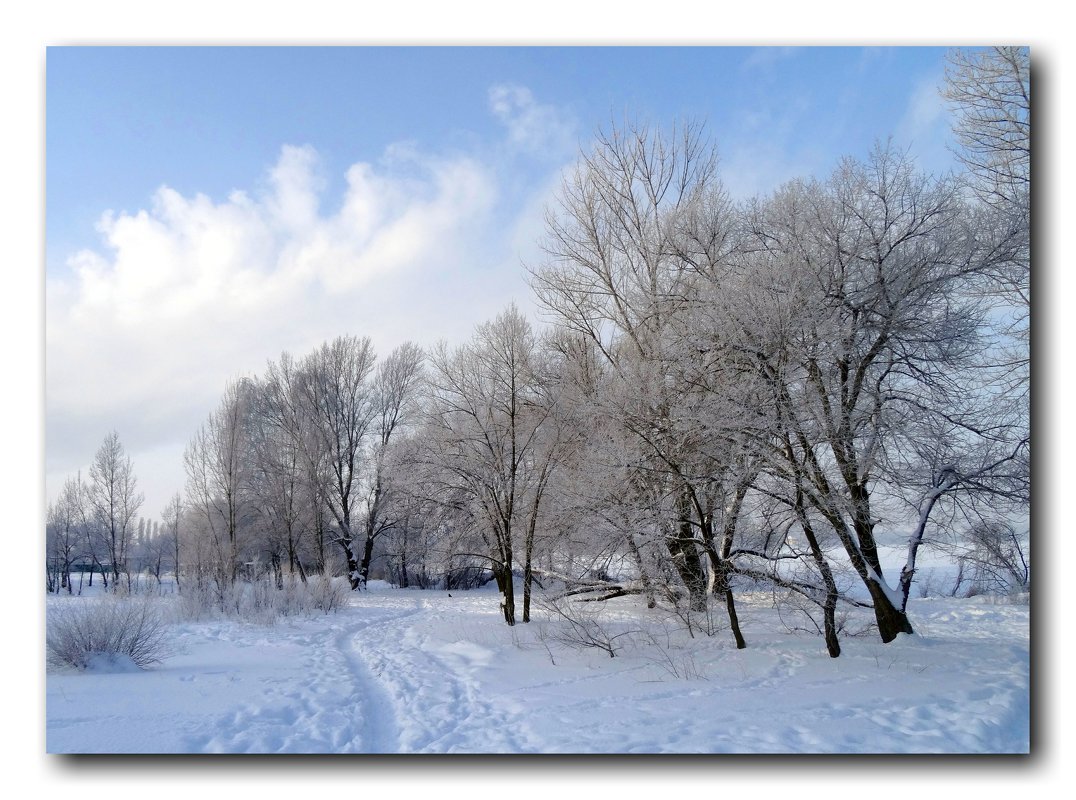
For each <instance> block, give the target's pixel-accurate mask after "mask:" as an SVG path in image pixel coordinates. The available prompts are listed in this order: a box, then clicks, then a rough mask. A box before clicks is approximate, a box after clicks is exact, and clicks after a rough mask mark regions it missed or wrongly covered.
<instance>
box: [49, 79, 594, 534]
mask: <svg viewBox="0 0 1076 800" xmlns="http://www.w3.org/2000/svg"><path fill="white" fill-rule="evenodd" d="M501 89H503V91H494V92H491V95H490V97H491V112H492V113H493V114H495V115H496V116H497V118H498V119H500V120H501V121H502V122H504V124H505V126H506V128H507V136H506V138H507V140H508V141H507V145H508V147H507V148H506V149H505V148H503V143H502V147H501V148H498V147H494V148H493V153H494V155H493V156H492V157H491V156H490V154H489V152H488V151H487V155H486V157H485V160H484V161H482V162H480V161H479V160H477V159H476V158H474V157H471V156H468V155H466V154H454V155H451V156H445V155H436V154H431V153H429V152H424V151H422V150H421V149H419V148H417V147H416V146H415V145H413V144H411V143H406V142H404V143H396V144H392V145H390V146H388V147H387V148H386V149H385V151H384V153H383V155H382V157H381V158H380V159H378V160H377V161H375V162H360V163H355V164H351V165H349V166H347V167H346V168H345V169H343V170H341V171H342V173H343V177H344V181H343V184H344V186H343V190H342V193H341V194H340V195H339V196H337V197H334V198H332V199H330V195H329V187H330V185H331V183H332V182H331V181H330V180H328V179H327V176H329V174H330V173H329V172H328V167H327V165H325V164H323V163H322V161H321V159H320V157H319V155H318V153H317V152H316V151H315V149H314V148H312V147H309V146H302V147H296V146H290V145H288V146H284V147H282V149H281V151H280V155H279V157H278V159H277V161H276V163H274V164H272V165H269V166H268V168H267V170H266V172H265V173H264V174H263V175H262V176H261V178H260V180H254V178H255V177H256V176H251V177H252V186H253V187H254V188H251V189H236V190H234V191H232V192H231V193H230V194H229V195H228V196H227V197H226V198H223V199H220V198H210V197H208V196H206V195H203V194H194V195H185V194H181V193H180V192H178V191H176V190H175V189H172V188H170V187H168V186H162V187H161V188H159V189H158V190H157V191H156V192H155V193H154V194H153V196H152V198H151V200H150V202H149V203H147V207H146V208H143V209H141V210H138V211H136V212H134V213H113V212H106V213H103V214H102V215H101V218H100V220H99V222H98V231H99V233H100V235H101V244H100V246H98V247H96V248H87V249H84V250H82V251H80V252H78V253H76V254H75V255H74V256H72V257H71V258H70V259H68V261H67V264H66V269H65V270H63V271H61V272H60V273H59V274H53V275H50V276H49V277H48V279H47V286H46V314H47V317H46V331H45V336H46V370H45V382H46V401H45V407H46V437H47V448H46V490H47V495H49V496H51V495H53V494H54V493H55V491H56V489H58V487H59V486H60V485H61V484H62V481H63V479H64V477H66V476H67V475H70V474H73V473H74V472H75V470H77V469H80V468H84V465H85V464H87V463H88V462H89V460H90V458H91V456H92V454H93V452H94V451H95V450H96V448H97V446H98V445H99V444H100V442H101V439H102V438H103V437H104V435H105V434H106V433H107V432H108V431H110V430H112V429H116V430H117V431H118V432H119V433H120V436H121V439H122V441H123V442H124V444H125V445H126V446H127V449H128V451H129V452H131V454H132V456H133V457H134V461H135V468H136V472H137V473H138V475H139V479H140V481H141V483H142V485H143V487H144V488H145V490H146V494H147V502H146V508H144V509H143V513H144V514H157V513H158V512H159V510H160V508H161V507H163V505H164V503H165V502H166V501H167V499H168V497H169V496H170V495H171V494H172V493H173V492H175V491H176V490H179V489H182V487H183V472H182V461H181V455H182V449H183V445H184V443H185V442H186V440H187V439H188V438H189V436H190V435H191V434H192V433H193V431H194V430H195V429H196V427H197V426H198V425H199V424H200V423H201V421H202V420H203V419H204V418H205V415H206V414H207V413H208V412H209V410H210V409H211V408H212V407H213V406H214V405H215V404H216V402H217V401H218V399H219V397H220V395H221V392H222V390H223V389H224V386H225V384H226V383H227V381H228V380H230V379H232V378H234V377H235V376H237V375H240V374H251V373H260V372H262V371H263V369H264V367H265V363H266V361H267V360H269V359H274V358H276V357H278V356H279V355H280V353H281V352H282V351H284V350H288V351H290V352H292V353H293V354H296V355H301V354H303V353H305V352H308V351H309V350H310V349H311V348H313V347H314V346H316V345H317V344H319V343H321V342H323V341H325V340H327V339H331V338H332V337H334V336H338V335H341V334H345V333H347V334H356V335H369V336H370V337H371V338H372V339H373V342H374V346H375V348H376V349H377V350H378V352H382V353H384V352H387V351H388V350H390V349H391V348H392V347H394V346H395V345H396V344H398V343H400V342H402V341H404V340H407V339H411V340H414V341H416V342H418V343H419V344H422V345H428V344H432V343H433V342H434V341H436V340H437V339H441V338H444V339H448V340H449V341H461V340H463V339H464V338H465V337H467V336H469V335H470V333H471V332H472V331H473V329H474V326H475V325H476V324H478V323H480V322H482V321H484V320H486V319H488V318H490V317H492V316H494V315H495V314H496V313H498V312H499V311H500V310H501V309H502V308H503V307H504V305H505V304H506V303H507V302H509V301H515V302H516V303H518V304H520V305H521V306H522V307H523V308H524V309H526V308H528V307H529V305H530V302H531V298H530V292H529V289H528V288H527V286H526V279H525V275H524V272H523V270H522V269H521V267H520V258H521V257H523V258H526V259H527V260H528V261H530V260H533V258H532V255H533V250H529V248H528V243H527V242H523V241H521V240H520V238H519V237H520V236H522V235H527V236H528V237H533V235H534V234H535V232H536V231H538V230H539V229H540V226H541V222H540V219H541V210H542V207H543V205H544V203H545V201H546V200H547V199H548V196H549V194H550V192H551V190H552V187H554V186H555V185H556V181H555V180H554V178H553V176H554V175H555V174H556V172H557V165H556V164H554V163H552V162H549V161H544V162H543V163H544V166H543V167H541V168H540V169H537V168H536V167H535V165H534V164H531V165H530V166H529V168H527V169H523V168H521V167H520V162H519V160H518V157H520V156H525V157H527V158H533V157H534V156H535V155H537V156H539V157H540V158H542V159H548V158H549V157H550V156H551V155H553V154H554V151H555V150H556V148H558V147H561V146H562V145H563V144H564V137H566V136H568V135H569V134H568V131H570V130H573V128H572V126H571V125H570V124H568V123H566V122H565V119H566V117H564V115H563V114H561V113H560V112H558V111H557V110H556V109H554V108H553V107H552V106H544V105H541V104H539V103H537V102H536V101H535V100H534V98H533V95H531V93H530V92H529V91H528V90H526V89H524V88H522V87H501ZM572 147H573V148H574V142H573V143H572ZM560 155H561V157H562V156H563V153H561V154H560ZM532 217H533V219H532ZM530 248H533V242H532V243H531V244H530Z"/></svg>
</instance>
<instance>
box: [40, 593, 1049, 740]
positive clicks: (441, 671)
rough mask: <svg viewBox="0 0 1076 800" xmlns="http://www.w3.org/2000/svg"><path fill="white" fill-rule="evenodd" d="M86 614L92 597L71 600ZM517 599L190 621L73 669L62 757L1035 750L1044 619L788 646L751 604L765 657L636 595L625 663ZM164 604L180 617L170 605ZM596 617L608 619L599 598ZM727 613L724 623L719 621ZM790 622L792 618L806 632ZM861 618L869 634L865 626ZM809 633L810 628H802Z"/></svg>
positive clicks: (379, 598) (1022, 613)
mask: <svg viewBox="0 0 1076 800" xmlns="http://www.w3.org/2000/svg"><path fill="white" fill-rule="evenodd" d="M66 601H67V602H79V601H80V599H79V598H73V599H67V600H66ZM497 601H498V595H497V594H496V593H493V592H489V591H475V592H460V591H454V592H453V593H452V594H451V595H449V594H448V593H446V592H438V591H414V590H400V589H395V588H392V587H390V586H388V585H386V584H384V583H379V582H376V581H371V583H370V586H369V589H368V590H367V591H363V592H358V593H355V594H354V595H353V596H352V598H351V602H350V605H349V606H348V607H347V608H344V609H341V610H340V611H339V612H337V613H335V614H329V615H320V614H319V615H317V616H313V617H308V618H285V619H282V620H280V621H278V622H277V623H275V624H273V625H254V624H249V623H243V622H237V621H231V620H211V621H202V622H187V623H182V624H177V625H175V627H174V637H173V638H174V647H173V649H172V652H171V654H170V655H168V656H167V657H166V658H165V659H164V660H163V661H162V663H160V664H159V665H157V666H155V667H153V668H150V669H147V670H134V671H130V670H120V671H117V669H116V667H117V665H115V664H113V665H111V666H110V667H109V668H108V669H104V670H102V669H91V670H86V671H82V672H75V671H62V670H59V671H57V670H53V671H50V672H49V673H48V674H47V677H46V748H47V750H48V752H50V753H562V754H565V753H1026V752H1028V749H1029V741H1030V722H1029V716H1030V706H1029V672H1030V670H1029V617H1030V614H1029V609H1028V606H1027V605H1023V604H1019V603H1011V602H990V601H988V600H986V599H984V598H972V599H953V598H930V599H923V598H916V599H913V600H912V601H911V603H910V606H909V613H910V616H911V619H912V622H913V625H915V627H916V630H917V634H916V635H914V636H901V637H898V639H897V640H896V641H894V642H892V643H890V644H882V643H881V642H880V641H879V640H878V639H877V636H876V635H874V634H866V635H862V636H844V637H843V638H842V642H841V643H842V648H843V652H842V655H841V657H840V658H838V659H831V658H829V657H828V656H827V655H826V651H825V647H824V644H823V642H822V639H821V637H819V636H816V635H812V634H808V633H806V632H802V631H788V630H786V628H785V627H784V626H783V625H782V622H781V620H780V619H779V618H778V616H777V612H776V611H775V610H773V609H772V608H771V607H770V603H769V598H768V597H767V596H765V595H761V594H760V595H758V596H744V597H743V598H742V599H741V603H740V613H741V625H742V627H743V630H744V635H745V636H746V637H747V640H748V648H747V649H746V650H739V651H738V650H736V649H735V648H734V646H733V642H732V639H731V636H730V635H729V634H728V631H727V630H725V631H718V632H717V633H716V634H715V635H714V636H706V635H703V634H697V635H696V637H695V638H691V637H689V636H688V635H687V634H686V633H685V632H684V631H683V630H682V628H680V627H679V626H677V625H675V624H674V623H673V620H671V619H670V617H669V616H668V615H667V614H665V613H664V612H660V611H658V610H654V611H651V610H648V609H646V608H645V605H644V604H642V603H641V602H640V601H639V600H638V599H637V598H619V599H617V600H615V601H611V602H609V603H605V604H600V608H597V609H596V610H595V611H596V613H598V614H600V615H601V617H600V620H599V622H600V624H601V625H603V626H604V627H605V628H606V629H607V630H608V631H609V632H611V633H625V634H626V635H625V636H622V637H621V638H619V639H618V640H617V642H618V643H620V644H621V645H622V647H621V649H620V650H619V651H618V652H617V654H616V657H615V658H610V657H609V655H608V654H607V653H605V652H602V651H600V650H596V649H582V650H579V649H573V648H571V647H568V646H566V645H565V644H563V643H561V642H560V641H558V637H557V634H558V633H560V632H562V631H563V629H562V628H559V627H558V623H556V622H553V621H551V620H549V619H547V618H546V617H545V616H544V615H543V614H541V613H538V614H536V615H535V621H534V622H532V623H530V624H527V625H524V624H519V625H517V626H516V627H514V628H509V627H508V626H506V625H505V624H504V623H503V618H502V617H501V614H500V611H499V609H498V602H497ZM162 602H167V598H165V599H164V600H163V601H162ZM586 605H587V606H588V607H591V606H597V605H599V604H586ZM715 620H716V621H717V622H720V621H721V619H720V617H716V618H715ZM786 621H789V622H791V621H792V620H790V619H788V618H787V615H786ZM859 621H862V620H858V619H857V620H853V622H856V623H858V622H859ZM799 622H801V621H799Z"/></svg>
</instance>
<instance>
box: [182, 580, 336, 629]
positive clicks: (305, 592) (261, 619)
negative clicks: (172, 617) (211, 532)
mask: <svg viewBox="0 0 1076 800" xmlns="http://www.w3.org/2000/svg"><path fill="white" fill-rule="evenodd" d="M350 593H351V587H350V585H349V584H348V582H347V580H346V579H344V578H330V577H328V576H323V575H314V576H311V577H310V578H309V579H308V580H307V581H305V582H303V581H301V580H299V579H298V578H296V577H291V576H289V577H285V578H284V579H283V581H282V582H281V584H280V585H279V586H278V585H277V584H276V583H275V582H274V581H272V580H270V579H262V580H257V581H240V582H238V583H235V584H230V585H229V584H223V585H221V584H218V583H217V582H215V581H209V582H205V583H202V584H193V585H191V586H190V587H189V588H187V589H185V590H184V591H183V592H182V593H181V594H180V600H179V608H178V614H179V617H180V618H181V619H184V620H197V619H203V618H205V617H207V616H215V615H221V616H225V617H229V618H232V619H240V620H244V621H246V622H254V623H258V624H263V625H269V624H272V623H273V622H275V621H276V620H277V619H279V618H280V617H295V616H305V615H309V614H313V613H314V612H316V611H322V612H324V613H326V614H328V613H330V612H333V611H336V610H338V609H340V608H341V607H343V606H344V605H346V604H347V600H348V597H349V596H350Z"/></svg>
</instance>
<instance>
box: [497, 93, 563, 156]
mask: <svg viewBox="0 0 1076 800" xmlns="http://www.w3.org/2000/svg"><path fill="white" fill-rule="evenodd" d="M489 108H490V111H492V112H493V115H494V116H495V117H496V118H497V119H498V120H500V122H501V123H502V124H503V125H504V126H505V127H506V128H507V129H508V136H509V141H510V142H511V144H512V145H513V146H515V147H517V148H519V149H521V150H526V151H528V152H531V153H533V154H537V155H544V156H550V157H560V156H563V155H564V154H565V153H568V152H572V151H573V150H574V148H575V147H576V144H577V142H576V126H575V123H574V122H573V121H572V119H571V118H570V117H568V116H567V115H566V114H564V112H562V111H561V110H560V109H559V108H557V107H556V106H552V105H543V104H541V103H539V102H537V101H536V100H535V99H534V95H533V94H532V93H531V90H530V89H528V88H526V87H525V86H518V85H515V84H498V85H496V86H493V87H491V88H490V90H489Z"/></svg>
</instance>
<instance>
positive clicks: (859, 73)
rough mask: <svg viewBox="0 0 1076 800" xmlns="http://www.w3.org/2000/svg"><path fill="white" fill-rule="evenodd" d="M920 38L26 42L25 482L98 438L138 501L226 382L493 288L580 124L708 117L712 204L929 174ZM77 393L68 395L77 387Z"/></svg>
mask: <svg viewBox="0 0 1076 800" xmlns="http://www.w3.org/2000/svg"><path fill="white" fill-rule="evenodd" d="M944 55H945V51H944V49H942V48H866V49H864V48H822V47H806V48H739V47H732V48H719V47H713V48H704V47H691V48H682V47H666V48H628V47H609V48H562V47H550V48H536V47H527V48H500V47H489V48H452V47H433V48H427V47H414V48H391V47H373V48H335V47H334V48H307V47H289V48H211V47H194V48H182V47H164V48H101V47H51V48H49V50H48V53H47V59H46V114H47V118H46V119H47V121H46V197H47V201H46V206H47V207H46V214H47V228H46V356H47V358H46V476H47V481H46V482H47V493H48V494H49V495H50V496H51V495H52V494H53V493H54V491H55V489H56V487H58V485H59V483H60V482H61V481H62V479H63V476H65V475H67V474H71V473H73V472H74V471H75V470H76V469H79V468H80V467H83V466H84V465H85V464H86V463H88V462H89V460H90V457H91V456H92V453H93V450H94V449H95V448H96V446H97V444H98V443H99V442H100V440H101V439H102V438H103V437H104V435H105V434H106V433H107V432H108V431H109V430H111V429H113V428H115V429H117V430H118V431H119V432H120V435H121V438H122V439H123V441H124V442H125V443H126V444H127V446H128V449H129V450H130V451H131V453H132V455H133V456H134V459H135V467H136V471H137V472H139V474H140V476H143V477H142V484H143V487H144V489H145V490H146V494H147V503H146V507H145V509H144V513H145V514H147V515H151V516H152V515H156V514H157V513H159V511H160V508H161V507H162V506H163V504H164V502H165V501H166V500H167V498H168V496H169V495H170V494H171V493H172V492H174V491H176V490H180V489H182V485H183V473H182V467H181V454H182V449H183V446H184V444H185V442H186V441H187V440H188V439H189V437H190V436H191V435H192V433H193V432H194V429H195V428H196V427H197V425H198V424H199V423H200V421H201V420H202V419H203V418H204V417H205V415H206V414H207V413H208V412H209V411H210V409H211V408H212V407H213V405H214V404H215V403H216V400H217V398H219V396H220V394H221V392H222V391H223V388H224V385H225V383H226V382H227V381H228V380H229V379H230V378H234V377H235V376H237V375H240V374H251V373H256V372H259V371H261V369H262V368H263V367H264V364H265V362H266V360H267V359H271V358H275V357H276V356H278V355H279V354H280V352H281V351H282V350H284V349H287V350H290V351H291V352H293V353H295V354H301V353H303V352H305V351H306V350H307V349H309V348H310V347H312V346H313V345H315V344H317V343H318V342H320V341H323V340H324V339H326V338H330V337H332V336H335V335H337V334H341V333H353V334H358V335H370V336H371V337H372V338H373V339H374V344H375V346H376V347H377V348H378V350H379V352H387V351H388V350H389V349H391V348H392V347H393V346H395V345H396V344H398V343H400V342H401V341H403V340H405V339H413V340H415V341H417V342H418V343H419V344H431V343H433V342H434V341H436V340H437V339H440V338H444V339H448V340H449V341H460V340H462V339H463V338H464V337H466V336H467V335H468V334H469V332H470V331H471V330H472V329H473V327H474V326H475V325H477V324H479V323H481V322H483V321H484V320H486V319H488V318H489V317H491V316H493V315H494V314H496V313H497V312H498V311H499V310H500V309H501V308H503V306H504V305H505V304H506V303H508V302H510V301H515V302H517V303H518V304H520V306H521V307H523V308H524V310H526V311H533V309H532V307H531V304H530V297H529V292H528V290H527V287H526V283H525V280H524V272H523V269H522V267H521V264H522V263H533V262H535V261H536V260H538V259H540V258H541V253H540V251H539V249H538V248H537V246H536V241H537V239H538V237H539V236H540V235H541V232H542V212H543V209H544V207H545V205H546V204H547V203H549V202H550V201H551V200H552V199H553V198H554V196H555V191H556V187H557V184H558V181H559V176H560V174H561V172H562V170H564V169H565V168H568V167H569V166H570V165H571V163H572V161H573V159H574V157H575V155H576V154H577V152H578V148H579V147H580V146H586V144H587V142H588V141H589V139H590V137H591V136H592V135H593V133H594V131H595V130H596V129H597V128H598V127H599V126H602V125H608V124H609V122H610V121H611V120H621V119H623V118H624V117H625V116H628V117H634V118H638V119H643V120H648V121H650V122H651V123H653V124H655V125H662V126H664V125H668V124H669V123H671V122H673V121H675V120H677V119H683V118H691V119H695V120H702V121H705V123H706V125H707V131H708V133H709V135H710V136H711V137H712V139H713V140H714V141H715V143H716V144H717V148H718V151H719V153H720V156H721V160H722V170H721V171H722V175H723V179H724V180H725V182H726V184H727V185H728V187H729V189H730V190H731V191H732V192H733V194H734V195H736V196H739V197H748V196H751V195H753V194H755V193H758V192H766V191H769V190H771V189H773V188H775V187H776V186H777V185H779V184H780V183H781V182H783V181H785V180H788V179H790V178H793V177H798V176H807V175H816V176H819V177H824V176H825V175H826V174H827V173H828V172H829V170H830V169H832V167H833V166H834V165H835V164H836V162H837V160H838V159H839V158H840V157H842V156H845V155H849V156H855V157H862V156H864V155H866V153H867V152H868V151H869V150H870V148H871V147H872V146H873V145H874V144H875V143H876V142H877V141H879V140H884V139H885V138H886V137H889V136H892V137H893V139H894V142H895V143H896V144H897V145H898V146H900V147H906V148H908V149H909V150H910V152H911V153H912V155H913V156H915V157H916V158H918V160H919V162H920V164H921V165H922V166H923V167H924V168H925V169H927V170H930V171H941V170H945V169H948V168H949V167H950V166H951V163H952V162H951V158H950V155H949V153H948V150H947V145H948V142H949V133H948V124H949V120H948V118H947V116H946V114H945V108H944V105H943V104H942V102H941V100H940V97H939V95H938V93H937V87H938V86H939V84H940V83H941V80H942V77H943V68H944ZM76 387H77V388H76Z"/></svg>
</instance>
